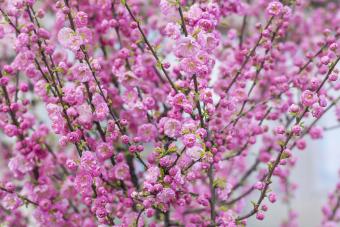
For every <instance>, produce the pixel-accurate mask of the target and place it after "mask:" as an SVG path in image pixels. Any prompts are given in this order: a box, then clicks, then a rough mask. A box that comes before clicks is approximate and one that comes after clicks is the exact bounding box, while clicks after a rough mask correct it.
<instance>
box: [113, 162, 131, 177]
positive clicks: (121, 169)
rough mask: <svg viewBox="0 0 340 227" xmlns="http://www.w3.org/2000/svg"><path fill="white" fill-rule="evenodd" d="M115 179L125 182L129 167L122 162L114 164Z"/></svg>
mask: <svg viewBox="0 0 340 227" xmlns="http://www.w3.org/2000/svg"><path fill="white" fill-rule="evenodd" d="M114 169H115V171H114V174H115V177H116V178H117V179H118V180H126V179H127V178H128V177H129V166H128V165H127V164H125V163H123V162H120V163H118V164H116V166H115V168H114Z"/></svg>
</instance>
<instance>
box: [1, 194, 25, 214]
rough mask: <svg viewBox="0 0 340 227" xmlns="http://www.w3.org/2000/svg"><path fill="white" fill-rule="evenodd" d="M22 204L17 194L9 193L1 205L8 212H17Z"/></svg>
mask: <svg viewBox="0 0 340 227" xmlns="http://www.w3.org/2000/svg"><path fill="white" fill-rule="evenodd" d="M22 204H23V203H22V201H21V200H20V199H19V198H18V196H17V195H16V194H15V193H7V195H5V197H4V198H2V199H1V205H2V206H3V207H4V208H5V209H8V210H15V209H16V208H18V207H19V206H21V205H22Z"/></svg>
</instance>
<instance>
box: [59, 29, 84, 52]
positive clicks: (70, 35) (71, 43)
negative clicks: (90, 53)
mask: <svg viewBox="0 0 340 227" xmlns="http://www.w3.org/2000/svg"><path fill="white" fill-rule="evenodd" d="M58 41H59V43H60V44H61V45H62V46H63V47H65V48H68V49H70V50H72V51H77V50H79V49H80V46H81V45H82V44H83V40H82V38H81V36H80V35H79V34H78V33H77V32H75V31H73V30H72V29H71V28H67V27H64V28H62V29H61V30H60V31H59V33H58Z"/></svg>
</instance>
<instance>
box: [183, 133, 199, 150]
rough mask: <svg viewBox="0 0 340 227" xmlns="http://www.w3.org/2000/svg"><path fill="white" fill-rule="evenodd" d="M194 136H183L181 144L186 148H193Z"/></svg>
mask: <svg viewBox="0 0 340 227" xmlns="http://www.w3.org/2000/svg"><path fill="white" fill-rule="evenodd" d="M196 140H197V138H196V136H195V134H186V135H184V136H183V143H184V145H185V146H186V147H189V148H190V147H193V146H194V145H195V143H196Z"/></svg>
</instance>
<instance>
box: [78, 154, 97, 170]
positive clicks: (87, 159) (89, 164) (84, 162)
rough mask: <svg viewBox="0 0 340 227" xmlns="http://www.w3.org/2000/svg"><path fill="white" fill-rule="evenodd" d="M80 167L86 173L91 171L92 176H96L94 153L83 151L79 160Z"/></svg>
mask: <svg viewBox="0 0 340 227" xmlns="http://www.w3.org/2000/svg"><path fill="white" fill-rule="evenodd" d="M80 168H81V169H82V170H84V171H86V172H88V173H91V174H92V175H93V176H97V175H98V174H97V172H98V168H100V167H99V166H98V163H97V158H96V156H95V154H94V153H93V152H91V151H85V152H83V155H82V157H81V160H80Z"/></svg>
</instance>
